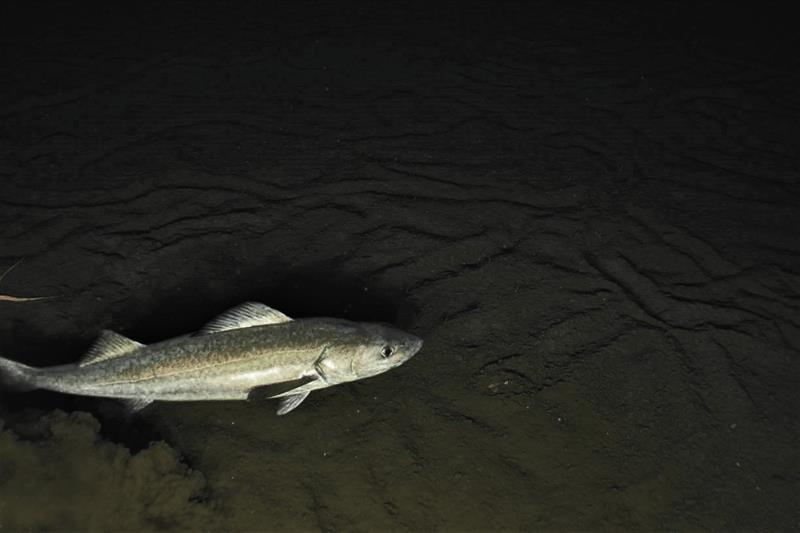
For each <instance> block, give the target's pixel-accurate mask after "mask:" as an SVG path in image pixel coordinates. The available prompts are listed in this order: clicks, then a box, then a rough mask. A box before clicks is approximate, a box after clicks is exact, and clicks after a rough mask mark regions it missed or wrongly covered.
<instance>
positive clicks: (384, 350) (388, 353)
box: [381, 344, 394, 359]
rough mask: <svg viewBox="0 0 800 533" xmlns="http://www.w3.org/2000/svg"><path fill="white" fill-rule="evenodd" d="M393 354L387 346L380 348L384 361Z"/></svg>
mask: <svg viewBox="0 0 800 533" xmlns="http://www.w3.org/2000/svg"><path fill="white" fill-rule="evenodd" d="M393 353H394V350H393V349H392V347H391V346H389V345H388V344H387V345H386V346H384V347H383V348H381V357H383V358H384V359H386V358H387V357H391V356H392V354H393Z"/></svg>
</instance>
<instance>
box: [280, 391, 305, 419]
mask: <svg viewBox="0 0 800 533" xmlns="http://www.w3.org/2000/svg"><path fill="white" fill-rule="evenodd" d="M308 395H309V393H308V392H300V393H297V394H292V395H291V396H284V397H283V398H281V403H280V405H279V406H278V414H279V415H285V414H286V413H288V412H290V411H292V410H294V408H295V407H297V406H298V405H300V404H301V403H303V400H305V399H306V398H308Z"/></svg>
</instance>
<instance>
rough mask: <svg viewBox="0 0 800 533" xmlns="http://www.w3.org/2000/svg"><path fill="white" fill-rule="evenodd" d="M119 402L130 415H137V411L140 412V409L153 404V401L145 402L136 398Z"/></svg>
mask: <svg viewBox="0 0 800 533" xmlns="http://www.w3.org/2000/svg"><path fill="white" fill-rule="evenodd" d="M121 401H122V405H124V406H125V409H126V410H127V411H128V412H129V413H131V414H133V413H138V412H139V411H141V410H142V409H144V408H145V407H147V406H148V405H150V404H151V403H153V400H145V399H138V398H131V399H128V400H121Z"/></svg>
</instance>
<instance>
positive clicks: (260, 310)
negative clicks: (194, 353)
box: [198, 302, 292, 335]
mask: <svg viewBox="0 0 800 533" xmlns="http://www.w3.org/2000/svg"><path fill="white" fill-rule="evenodd" d="M291 320H292V319H291V318H289V317H288V316H286V315H284V314H283V313H281V312H280V311H277V310H275V309H273V308H271V307H269V306H266V305H264V304H261V303H258V302H245V303H243V304H241V305H237V306H236V307H234V308H233V309H228V310H227V311H225V312H224V313H222V314H221V315H219V316H218V317H217V318H215V319H214V320H212V321H211V322H209V323H208V324H206V325H205V326H203V329H201V330H200V331H199V332H198V333H199V334H200V335H208V334H209V333H219V332H220V331H228V330H229V329H242V328H251V327H253V326H269V325H272V324H280V323H282V322H290V321H291Z"/></svg>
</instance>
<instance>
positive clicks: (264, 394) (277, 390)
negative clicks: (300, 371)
mask: <svg viewBox="0 0 800 533" xmlns="http://www.w3.org/2000/svg"><path fill="white" fill-rule="evenodd" d="M315 380H316V378H315V377H302V378H300V379H293V380H291V381H283V382H281V383H273V384H271V385H262V386H260V387H255V388H253V389H250V392H248V393H247V399H248V400H263V399H268V398H274V397H275V396H278V395H280V394H284V395H286V393H287V392H289V393H291V392H292V391H294V390H295V389H298V388H300V387H302V386H303V385H307V384H308V383H311V382H312V381H315ZM299 393H300V392H299V391H298V392H297V394H299ZM287 396H288V395H287Z"/></svg>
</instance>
